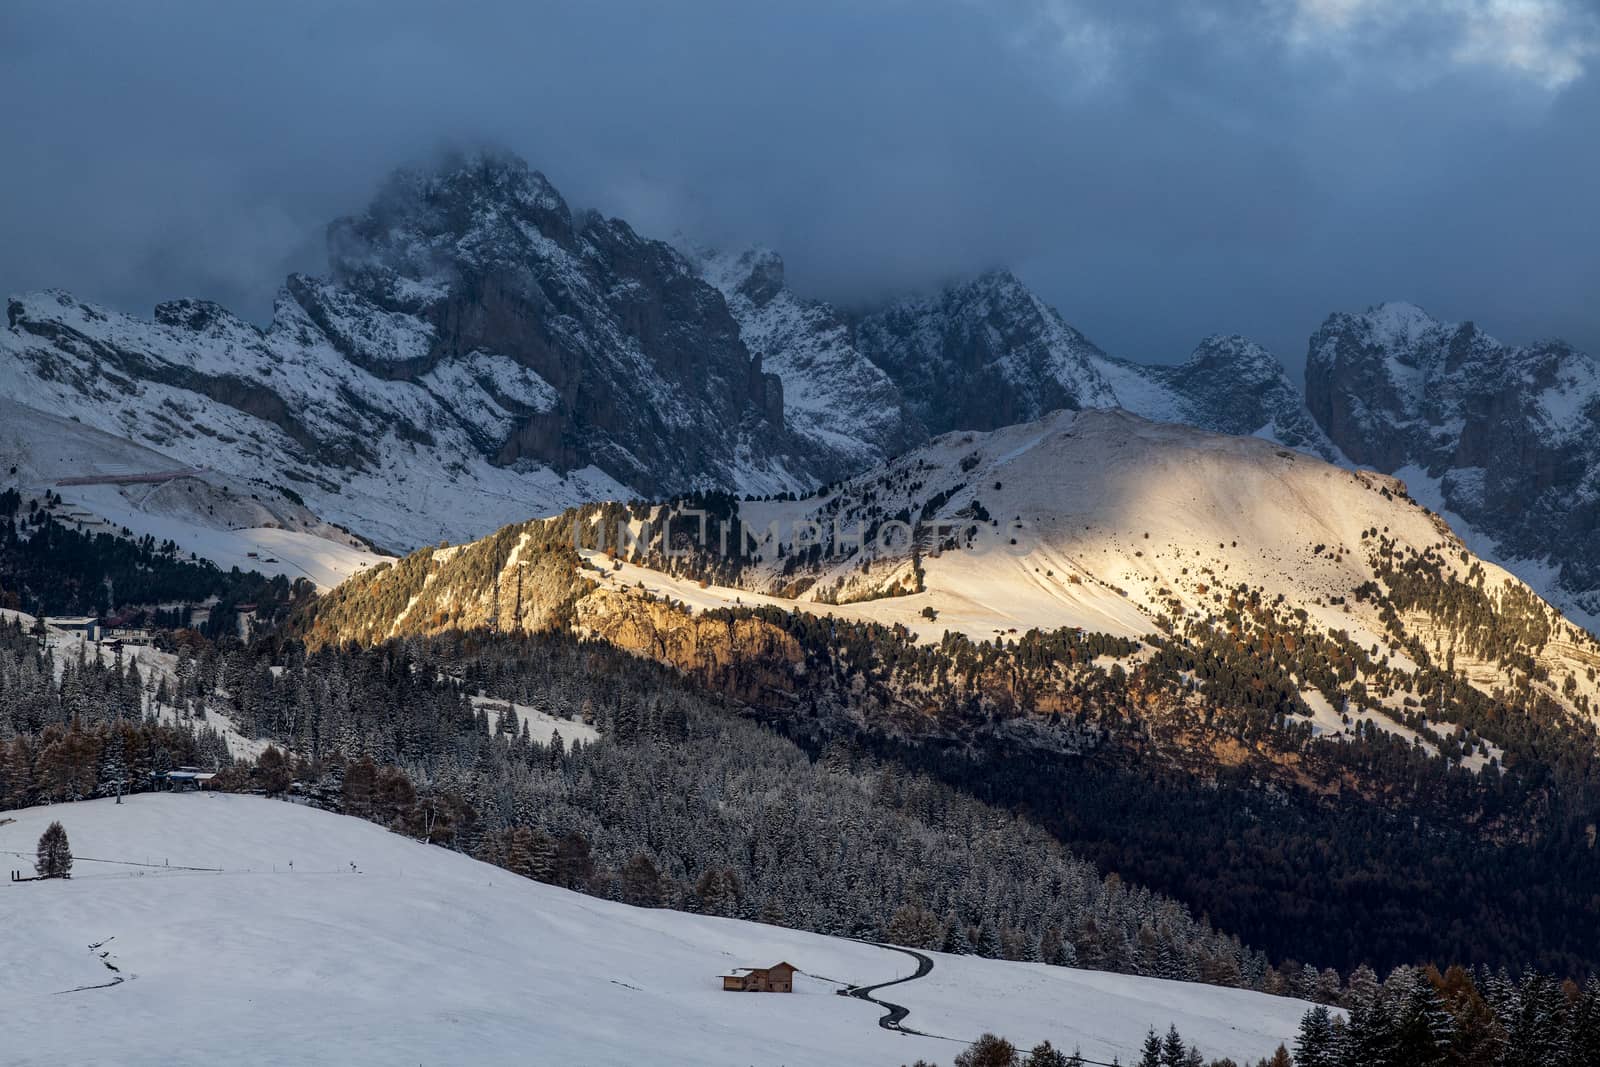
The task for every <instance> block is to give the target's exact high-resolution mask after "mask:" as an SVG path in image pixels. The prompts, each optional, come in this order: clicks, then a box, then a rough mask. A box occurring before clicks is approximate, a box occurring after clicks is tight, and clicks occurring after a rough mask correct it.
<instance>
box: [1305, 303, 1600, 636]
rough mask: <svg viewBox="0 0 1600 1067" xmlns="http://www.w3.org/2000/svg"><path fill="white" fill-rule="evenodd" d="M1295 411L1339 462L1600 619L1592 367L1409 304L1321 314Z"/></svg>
mask: <svg viewBox="0 0 1600 1067" xmlns="http://www.w3.org/2000/svg"><path fill="white" fill-rule="evenodd" d="M1306 398H1307V404H1308V406H1309V408H1310V410H1311V412H1312V414H1313V415H1314V416H1315V417H1316V420H1317V422H1318V423H1320V424H1321V425H1322V427H1323V428H1324V429H1325V430H1326V431H1327V433H1328V436H1329V437H1330V438H1332V440H1333V441H1334V443H1335V444H1337V445H1338V446H1339V447H1340V448H1342V449H1343V450H1344V452H1345V453H1346V454H1347V455H1348V456H1349V457H1350V459H1351V460H1353V461H1355V462H1356V463H1361V464H1365V465H1369V466H1373V467H1376V468H1378V469H1379V470H1383V471H1390V472H1399V473H1401V474H1402V476H1403V477H1405V479H1406V481H1407V483H1408V484H1410V485H1412V486H1413V489H1414V491H1415V492H1416V493H1417V494H1418V495H1419V496H1420V497H1421V498H1423V499H1426V500H1429V501H1430V502H1431V503H1432V504H1433V505H1434V506H1435V507H1437V508H1439V509H1440V510H1442V511H1447V512H1449V513H1451V514H1452V515H1453V516H1454V517H1455V519H1454V521H1457V522H1458V524H1459V525H1461V526H1462V527H1463V528H1464V529H1465V530H1467V531H1468V532H1469V540H1471V541H1472V542H1473V543H1474V544H1475V545H1476V546H1478V547H1479V548H1480V549H1481V550H1482V551H1484V552H1485V553H1493V554H1494V555H1495V556H1496V558H1499V559H1501V560H1505V561H1508V562H1512V563H1514V564H1517V565H1525V566H1524V569H1525V570H1527V571H1528V572H1529V573H1540V574H1543V575H1544V578H1545V579H1547V580H1543V581H1541V585H1542V586H1543V590H1544V591H1545V592H1546V594H1547V595H1549V596H1551V597H1552V598H1553V599H1555V600H1556V601H1558V602H1560V603H1562V604H1563V605H1565V606H1567V607H1569V608H1576V609H1577V610H1579V611H1581V612H1583V613H1585V614H1587V615H1589V616H1590V617H1593V616H1594V615H1595V614H1597V613H1600V594H1597V593H1596V590H1597V589H1600V538H1597V537H1596V530H1600V445H1597V444H1596V440H1597V437H1596V430H1600V367H1597V366H1596V363H1595V361H1594V360H1593V359H1592V358H1591V357H1589V356H1588V355H1586V354H1584V353H1582V352H1579V351H1577V350H1576V349H1574V348H1573V347H1572V346H1570V345H1568V344H1566V343H1564V342H1561V341H1545V342H1540V343H1537V344H1532V345H1521V346H1517V345H1508V344H1505V343H1502V342H1500V341H1498V340H1496V339H1495V338H1493V337H1491V336H1490V335H1489V334H1487V333H1485V332H1484V331H1482V330H1480V329H1479V328H1478V327H1477V326H1475V325H1474V324H1473V323H1470V322H1467V323H1459V324H1457V323H1445V322H1440V321H1438V320H1437V319H1434V318H1433V317H1432V316H1430V315H1428V314H1427V313H1426V312H1423V311H1422V310H1421V309H1419V308H1416V307H1415V306H1413V305H1410V304H1398V303H1391V304H1383V305H1379V306H1378V307H1374V308H1369V309H1368V310H1367V311H1366V312H1364V313H1362V314H1348V313H1337V314H1334V315H1330V316H1329V317H1328V319H1327V320H1326V321H1325V322H1324V323H1323V324H1322V327H1321V328H1320V329H1319V330H1318V331H1317V332H1316V334H1315V335H1313V336H1312V338H1311V346H1310V350H1309V353H1308V355H1307V359H1306Z"/></svg>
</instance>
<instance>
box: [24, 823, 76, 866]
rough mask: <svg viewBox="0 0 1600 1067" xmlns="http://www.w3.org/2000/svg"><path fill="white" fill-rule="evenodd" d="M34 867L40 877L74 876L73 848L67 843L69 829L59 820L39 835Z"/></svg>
mask: <svg viewBox="0 0 1600 1067" xmlns="http://www.w3.org/2000/svg"><path fill="white" fill-rule="evenodd" d="M33 869H34V871H35V872H36V873H37V874H38V875H39V877H40V878H71V877H72V848H71V846H69V845H68V844H67V831H66V829H65V828H63V827H62V825H61V824H60V823H59V822H53V823H51V824H50V825H49V826H47V827H45V831H44V833H42V834H40V835H39V851H38V857H37V859H36V860H35V861H34V864H33Z"/></svg>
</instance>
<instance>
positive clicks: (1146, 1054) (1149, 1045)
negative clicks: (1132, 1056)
mask: <svg viewBox="0 0 1600 1067" xmlns="http://www.w3.org/2000/svg"><path fill="white" fill-rule="evenodd" d="M1139 1067H1161V1037H1160V1035H1159V1034H1157V1033H1156V1028H1155V1027H1153V1026H1152V1027H1151V1028H1150V1032H1149V1033H1148V1034H1146V1035H1145V1037H1144V1048H1143V1049H1142V1050H1141V1052H1140V1055H1139Z"/></svg>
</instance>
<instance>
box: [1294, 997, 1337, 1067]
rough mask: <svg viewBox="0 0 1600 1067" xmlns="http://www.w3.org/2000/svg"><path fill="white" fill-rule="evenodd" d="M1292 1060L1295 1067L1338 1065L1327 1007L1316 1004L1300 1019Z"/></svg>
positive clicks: (1331, 1066) (1331, 1022)
mask: <svg viewBox="0 0 1600 1067" xmlns="http://www.w3.org/2000/svg"><path fill="white" fill-rule="evenodd" d="M1294 1062H1295V1064H1296V1065H1297V1067H1338V1053H1337V1050H1335V1049H1334V1047H1333V1017H1332V1013H1330V1012H1329V1011H1328V1009H1327V1008H1325V1007H1322V1006H1321V1005H1318V1006H1317V1007H1315V1008H1312V1009H1311V1010H1310V1011H1308V1012H1306V1013H1305V1015H1304V1016H1303V1017H1302V1018H1301V1019H1300V1034H1299V1036H1298V1037H1296V1038H1295V1042H1294Z"/></svg>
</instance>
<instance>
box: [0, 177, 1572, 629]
mask: <svg viewBox="0 0 1600 1067" xmlns="http://www.w3.org/2000/svg"><path fill="white" fill-rule="evenodd" d="M328 245H329V255H330V264H331V269H330V273H329V275H328V276H327V277H324V278H313V277H307V276H302V275H294V276H291V277H290V278H288V279H287V281H286V282H285V285H284V287H283V289H282V291H281V292H280V294H279V298H278V301H277V305H276V308H275V311H274V315H273V319H272V322H271V324H270V325H268V326H267V327H266V328H265V329H259V328H257V327H255V326H253V325H251V324H248V323H245V322H243V321H241V320H239V319H238V318H236V317H234V316H233V315H231V314H230V313H229V312H227V311H226V310H225V309H223V308H221V307H219V306H217V305H215V304H211V303H207V302H204V301H193V300H179V301H173V302H170V303H166V304H162V305H160V306H159V307H158V308H157V309H156V312H155V317H154V319H153V320H143V319H139V318H135V317H133V316H129V315H124V314H121V313H117V312H113V311H108V310H105V309H102V308H99V307H96V306H94V305H92V304H87V303H83V302H81V301H79V300H77V299H75V298H73V297H72V296H69V295H67V294H65V293H60V292H43V293H32V294H25V295H21V296H14V297H12V298H10V299H9V300H8V302H7V316H6V325H5V329H3V330H0V386H3V387H4V389H5V391H6V394H7V395H8V396H9V397H11V398H12V399H15V400H17V401H20V402H21V403H24V404H27V405H29V406H32V407H36V408H39V409H41V410H44V411H47V412H49V413H52V414H57V415H64V416H68V417H71V418H75V419H77V420H79V421H80V422H82V423H84V424H87V425H90V426H92V427H94V428H96V429H99V430H102V431H105V432H107V433H111V434H114V435H117V436H120V437H125V438H127V439H129V440H132V441H135V442H137V443H139V444H141V445H144V446H146V447H149V448H152V449H155V450H157V451H158V452H160V453H162V454H165V455H168V456H171V457H172V458H173V459H174V460H176V461H179V462H183V463H193V464H199V465H204V466H207V467H210V468H212V469H215V470H217V471H219V472H222V473H225V474H227V475H230V476H234V477H244V478H248V479H250V480H252V481H253V482H254V483H256V484H258V485H261V486H272V487H276V488H277V489H278V490H279V491H281V492H283V493H285V494H286V499H288V500H297V501H298V500H303V501H304V502H305V503H306V504H307V505H308V506H309V507H310V508H311V509H312V510H313V511H314V512H315V513H317V514H318V515H320V516H321V517H323V518H324V519H327V520H329V521H333V522H337V523H339V524H341V525H344V526H346V527H348V528H350V529H351V530H353V531H355V532H356V533H358V534H360V535H362V536H364V537H366V538H368V539H370V540H371V541H372V542H373V543H374V544H376V545H378V546H380V547H382V548H386V549H389V550H405V549H411V548H415V547H417V546H418V545H422V544H426V543H430V542H434V541H438V540H441V539H445V540H452V541H457V540H466V539H470V538H472V537H476V536H481V535H482V534H484V533H486V532H487V531H489V530H491V529H494V528H496V527H498V526H500V525H503V524H505V523H508V522H511V521H515V520H519V519H523V518H526V517H528V516H530V515H539V514H549V513H552V512H554V511H558V510H560V509H562V508H564V507H568V506H571V505H574V504H577V503H581V502H583V501H588V500H597V499H617V498H622V499H626V498H633V497H641V498H661V497H664V496H667V495H671V494H675V493H680V492H687V491H693V490H706V489H720V490H726V491H730V492H734V493H737V494H741V495H747V496H748V495H756V496H764V495H773V494H780V493H791V492H794V493H804V492H807V491H810V490H811V489H814V488H815V487H817V486H819V485H823V484H827V483H830V482H834V481H837V480H839V479H842V478H845V477H848V476H851V475H854V474H856V473H858V472H860V471H863V470H865V469H867V468H868V467H870V466H872V465H874V464H877V463H880V462H882V461H884V460H886V459H888V458H891V457H893V456H895V455H898V454H900V453H903V452H905V451H906V450H908V449H910V448H913V447H915V446H917V445H919V444H920V443H922V442H924V441H926V440H928V439H929V438H930V437H931V436H933V435H937V434H940V433H944V432H946V431H951V430H993V429H996V428H999V427H1002V426H1006V425H1010V424H1014V423H1018V422H1024V421H1027V420H1031V419H1036V418H1039V417H1041V416H1043V415H1045V414H1047V413H1048V412H1051V411H1055V410H1059V409H1084V408H1112V407H1117V408H1123V409H1126V410H1128V411H1131V412H1133V413H1135V414H1138V415H1141V416H1143V417H1146V418H1150V419H1155V420H1161V421H1170V422H1181V423H1186V424H1188V425H1192V426H1195V427H1198V428H1201V429H1206V430H1212V431H1216V432H1220V433H1228V434H1235V435H1253V436H1258V437H1264V438H1267V439H1270V440H1272V441H1276V442H1278V443H1280V444H1282V445H1286V446H1288V447H1291V448H1295V449H1299V450H1302V451H1305V452H1309V453H1312V454H1314V455H1317V456H1320V457H1322V458H1324V459H1328V460H1330V461H1333V462H1336V463H1342V464H1346V465H1351V466H1356V465H1359V466H1370V467H1374V468H1376V469H1378V470H1380V471H1382V472H1384V473H1390V474H1398V475H1399V476H1400V477H1402V478H1403V479H1405V480H1406V481H1407V484H1408V485H1409V486H1410V487H1411V489H1412V492H1413V494H1414V495H1415V496H1417V497H1418V499H1421V500H1424V501H1425V502H1428V503H1430V504H1432V505H1433V506H1435V507H1437V508H1439V509H1441V510H1444V511H1446V512H1448V513H1449V514H1450V516H1451V517H1452V521H1453V522H1454V524H1455V526H1456V528H1457V529H1458V531H1459V532H1461V533H1462V535H1463V536H1464V537H1465V539H1466V540H1467V541H1468V543H1470V544H1471V545H1472V546H1473V547H1474V548H1476V549H1477V550H1479V551H1480V552H1482V553H1483V554H1484V555H1485V556H1487V557H1489V558H1492V559H1495V560H1497V561H1500V562H1502V563H1504V564H1506V565H1507V566H1508V567H1510V568H1511V569H1512V570H1514V571H1516V572H1517V573H1519V574H1521V575H1522V576H1523V577H1524V578H1526V579H1527V580H1529V581H1530V582H1532V583H1533V584H1534V585H1535V587H1536V588H1538V589H1539V590H1540V591H1541V592H1543V593H1544V594H1546V595H1547V596H1549V597H1551V598H1552V599H1553V600H1554V601H1555V602H1557V603H1558V604H1559V605H1561V606H1562V607H1564V608H1566V609H1568V610H1569V611H1571V612H1573V614H1574V615H1575V616H1576V617H1579V618H1581V619H1584V620H1585V621H1587V622H1588V623H1589V624H1590V625H1593V623H1594V620H1595V617H1596V615H1597V614H1600V443H1597V442H1600V436H1597V435H1596V433H1595V431H1596V430H1597V429H1600V371H1597V368H1596V365H1595V363H1594V361H1593V360H1592V359H1591V358H1590V357H1588V356H1586V355H1584V354H1582V353H1580V352H1577V351H1575V350H1574V349H1572V348H1571V347H1570V346H1568V345H1566V344H1563V343H1561V342H1548V343H1543V344H1540V345H1534V346H1529V347H1525V348H1514V347H1509V346H1505V345H1502V344H1500V343H1499V342H1496V341H1494V340H1493V339H1491V338H1489V337H1487V336H1486V335H1484V334H1483V333H1481V332H1480V331H1478V330H1477V329H1476V327H1474V326H1473V325H1471V324H1470V323H1469V324H1464V325H1460V326H1456V325H1449V324H1444V323H1440V322H1437V321H1435V320H1434V319H1432V318H1430V317H1429V316H1427V315H1426V314H1425V313H1424V312H1422V311H1421V310H1420V309H1417V308H1415V307H1411V306H1409V305H1405V304H1386V305H1383V306H1381V307H1378V308H1375V309H1371V310H1369V311H1367V312H1365V313H1363V314H1335V315H1332V316H1330V317H1329V318H1328V320H1327V321H1326V322H1325V323H1324V324H1323V325H1322V327H1321V328H1320V329H1319V330H1318V331H1317V333H1316V334H1315V335H1314V336H1313V338H1312V340H1311V347H1310V356H1309V361H1308V366H1307V373H1306V391H1305V392H1304V394H1302V392H1301V390H1300V389H1299V388H1298V387H1297V386H1296V385H1295V384H1294V382H1293V381H1292V380H1291V379H1290V378H1289V376H1288V375H1287V374H1286V372H1285V371H1284V368H1283V366H1282V364H1281V363H1280V362H1279V361H1278V360H1277V359H1276V358H1275V357H1274V356H1273V355H1272V354H1271V353H1269V352H1267V351H1266V350H1265V349H1263V348H1262V347H1260V346H1259V345H1256V344H1254V343H1253V342H1251V341H1249V340H1247V339H1245V338H1242V337H1238V336H1217V337H1210V338H1207V339H1205V340H1203V341H1202V342H1201V343H1200V344H1199V345H1198V346H1197V347H1196V349H1195V350H1194V352H1193V354H1192V355H1191V356H1190V357H1189V358H1188V359H1187V360H1186V361H1185V362H1183V363H1180V364H1177V365H1173V366H1146V365H1140V364H1137V363H1132V362H1129V361H1126V360H1122V359H1118V358H1115V357H1113V356H1111V355H1108V354H1107V353H1105V352H1104V351H1102V350H1101V349H1100V348H1098V347H1097V346H1096V345H1094V344H1093V343H1092V342H1091V341H1089V340H1088V339H1087V338H1086V337H1084V335H1083V334H1081V333H1080V332H1078V331H1077V330H1075V329H1073V328H1072V327H1071V326H1070V325H1068V324H1067V323H1066V322H1065V321H1063V320H1062V318H1061V316H1060V315H1059V314H1058V313H1057V312H1056V311H1055V310H1054V309H1053V308H1051V307H1050V306H1049V305H1048V304H1047V303H1045V302H1044V301H1043V300H1042V299H1040V298H1039V297H1038V296H1037V295H1036V294H1034V293H1033V292H1031V291H1030V290H1029V289H1028V288H1027V286H1026V285H1024V284H1023V283H1022V282H1021V281H1020V280H1019V279H1017V278H1016V277H1015V276H1014V275H1013V274H1011V273H1009V272H1006V271H995V272H990V273H987V274H984V275H982V276H980V277H977V278H975V279H972V280H970V281H967V282H963V283H961V284H957V285H953V286H950V287H949V288H947V289H945V290H944V291H942V292H940V293H937V294H932V295H928V296H923V297H917V298H913V299H908V300H903V301H899V302H896V303H894V304H892V305H889V306H886V307H878V308H872V309H868V310H865V311H845V310H843V309H839V308H835V307H832V306H830V305H828V304H826V303H822V302H818V301H813V300H807V299H804V298H801V297H799V296H797V295H796V294H795V293H793V292H792V291H791V290H790V289H789V288H788V287H787V285H786V284H785V281H784V274H783V264H782V260H781V259H780V258H779V256H778V255H777V254H776V253H773V252H771V251H768V250H759V249H758V250H747V251H738V252H731V253H730V252H716V251H708V250H704V249H697V248H688V249H684V250H681V251H680V250H679V249H677V248H674V247H673V246H672V245H670V244H667V243H665V242H662V241H657V240H651V239H648V238H645V237H642V236H640V235H639V234H637V233H635V232H634V230H633V229H632V228H631V227H630V226H628V224H627V223H626V222H623V221H621V220H619V219H613V218H605V217H602V216H599V215H597V214H593V213H584V212H576V213H575V212H573V211H572V210H571V208H570V207H569V206H568V205H567V203H566V202H565V201H564V200H563V199H562V197H561V196H560V194H559V193H558V192H557V191H556V190H555V189H554V188H553V187H552V186H551V184H550V183H549V182H548V181H547V180H546V179H545V178H544V176H543V175H541V174H539V173H538V172H537V171H533V170H531V169H529V167H528V166H527V164H526V163H524V162H523V161H522V160H520V159H516V158H513V157H508V156H504V155H493V154H474V155H469V156H463V157H459V158H457V159H454V160H452V161H450V162H449V163H447V164H445V165H443V166H441V167H440V168H438V169H437V170H433V171H428V172H401V173H398V174H396V175H395V176H394V177H393V178H392V179H391V180H390V181H389V182H388V183H387V184H386V185H385V187H384V188H383V189H382V190H380V192H379V193H378V195H377V196H376V197H375V199H374V200H373V202H372V204H371V205H370V206H369V208H368V209H367V210H366V211H365V212H364V213H363V214H361V215H359V216H356V217H353V218H348V219H342V220H339V221H337V222H335V223H333V224H332V225H331V226H330V227H329V231H328Z"/></svg>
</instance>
